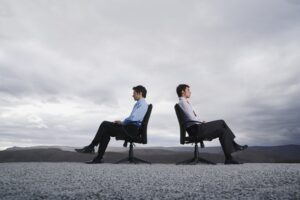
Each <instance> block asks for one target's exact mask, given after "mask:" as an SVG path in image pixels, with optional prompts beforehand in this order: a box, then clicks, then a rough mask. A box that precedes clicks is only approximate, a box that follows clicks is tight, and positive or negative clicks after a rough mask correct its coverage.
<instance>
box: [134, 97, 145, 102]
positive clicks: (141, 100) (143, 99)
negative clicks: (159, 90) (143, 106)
mask: <svg viewBox="0 0 300 200" xmlns="http://www.w3.org/2000/svg"><path fill="white" fill-rule="evenodd" d="M144 101H145V98H141V99H139V100H138V101H136V103H142V102H144Z"/></svg>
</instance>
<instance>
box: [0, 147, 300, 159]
mask: <svg viewBox="0 0 300 200" xmlns="http://www.w3.org/2000/svg"><path fill="white" fill-rule="evenodd" d="M193 150H194V148H193V147H146V148H142V147H136V148H135V149H134V154H135V156H137V157H140V158H142V159H145V160H148V161H150V162H152V163H176V162H179V161H181V160H185V159H187V158H190V157H192V156H193ZM200 155H201V156H202V157H203V158H206V159H208V160H211V161H213V162H217V163H223V162H224V155H223V152H222V150H221V148H220V147H206V148H204V149H200ZM299 155H300V145H286V146H271V147H259V146H257V147H256V146H254V147H249V148H248V149H247V150H245V151H240V152H236V153H234V154H233V156H234V157H235V158H236V159H237V160H240V161H242V162H245V163H300V156H299ZM94 156H95V155H90V154H81V153H76V152H75V151H74V147H60V146H37V147H12V148H8V149H6V150H4V151H0V163H3V162H84V161H87V160H91V159H92V158H93V157H94ZM126 156H128V148H127V149H126V148H121V147H109V148H108V149H107V152H106V154H105V157H104V161H105V162H108V163H113V162H116V161H117V160H119V159H121V158H124V157H126Z"/></svg>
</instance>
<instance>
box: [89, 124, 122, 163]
mask: <svg viewBox="0 0 300 200" xmlns="http://www.w3.org/2000/svg"><path fill="white" fill-rule="evenodd" d="M120 134H124V130H123V126H122V125H120V124H116V123H113V122H105V123H104V124H103V127H101V134H99V135H98V136H100V137H95V138H96V139H95V140H93V141H94V142H97V143H98V144H99V149H98V155H97V156H96V157H95V158H94V159H93V160H92V161H88V162H86V163H87V164H95V163H102V158H103V155H104V153H105V151H106V148H107V146H108V143H109V141H110V137H115V136H117V135H120ZM98 139H99V140H100V141H98Z"/></svg>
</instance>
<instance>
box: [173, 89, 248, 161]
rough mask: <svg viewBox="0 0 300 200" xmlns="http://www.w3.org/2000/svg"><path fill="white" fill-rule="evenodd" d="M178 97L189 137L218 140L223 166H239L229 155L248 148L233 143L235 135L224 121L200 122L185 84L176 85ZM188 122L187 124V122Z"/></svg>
mask: <svg viewBox="0 0 300 200" xmlns="http://www.w3.org/2000/svg"><path fill="white" fill-rule="evenodd" d="M176 92H177V95H178V97H179V103H178V104H179V106H180V108H181V109H182V110H183V113H184V120H185V121H186V122H187V123H186V127H185V128H186V130H187V132H188V134H189V135H190V136H196V135H197V136H198V137H199V138H201V139H203V140H213V139H215V138H219V140H220V143H221V146H222V149H223V152H224V154H225V164H240V162H238V161H236V160H234V159H233V158H232V156H231V153H233V152H235V151H241V150H244V149H246V148H247V147H248V146H247V145H244V146H241V145H239V144H237V143H236V142H235V141H234V138H235V135H234V134H233V132H232V131H231V130H230V128H229V127H228V125H227V124H226V123H225V121H224V120H216V121H211V122H205V121H200V120H199V119H198V116H197V114H196V113H195V111H194V109H193V107H192V105H191V103H190V102H189V101H188V99H189V98H190V97H191V91H190V86H188V85H186V84H180V85H178V87H177V89H176ZM188 121H189V122H188Z"/></svg>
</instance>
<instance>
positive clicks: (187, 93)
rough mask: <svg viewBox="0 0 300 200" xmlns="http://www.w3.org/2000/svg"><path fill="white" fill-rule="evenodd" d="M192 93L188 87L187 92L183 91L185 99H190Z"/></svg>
mask: <svg viewBox="0 0 300 200" xmlns="http://www.w3.org/2000/svg"><path fill="white" fill-rule="evenodd" d="M191 94H192V93H191V91H190V88H189V87H186V88H185V90H183V91H182V96H183V97H185V98H190V97H191Z"/></svg>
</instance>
